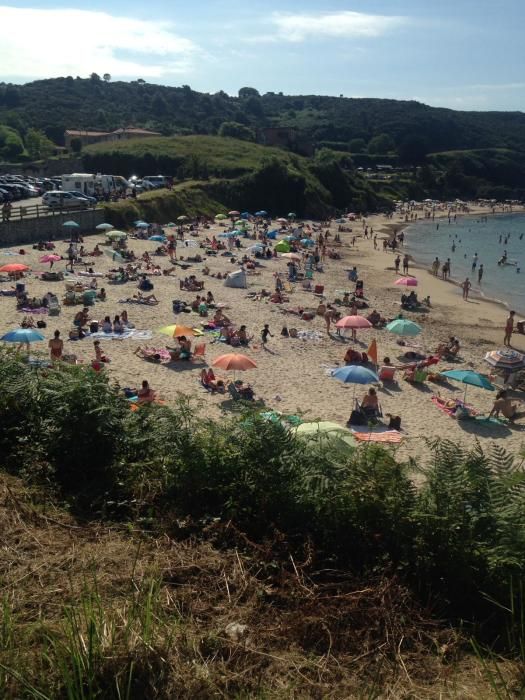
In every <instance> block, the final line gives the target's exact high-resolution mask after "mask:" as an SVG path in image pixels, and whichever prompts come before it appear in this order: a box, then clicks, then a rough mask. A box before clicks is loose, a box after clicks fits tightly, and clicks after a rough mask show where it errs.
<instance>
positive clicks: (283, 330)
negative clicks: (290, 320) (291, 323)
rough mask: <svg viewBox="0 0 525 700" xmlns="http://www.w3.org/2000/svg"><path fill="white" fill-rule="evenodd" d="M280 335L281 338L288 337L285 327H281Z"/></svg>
mask: <svg viewBox="0 0 525 700" xmlns="http://www.w3.org/2000/svg"><path fill="white" fill-rule="evenodd" d="M281 335H282V336H283V338H288V336H289V335H290V334H289V333H288V328H287V327H286V326H283V329H282V331H281Z"/></svg>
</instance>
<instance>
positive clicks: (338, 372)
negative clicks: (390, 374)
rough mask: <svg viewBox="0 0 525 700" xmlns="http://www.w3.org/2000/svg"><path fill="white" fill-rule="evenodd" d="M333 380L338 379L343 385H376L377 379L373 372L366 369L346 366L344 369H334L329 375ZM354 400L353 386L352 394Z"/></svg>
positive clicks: (359, 366) (358, 366) (357, 366)
mask: <svg viewBox="0 0 525 700" xmlns="http://www.w3.org/2000/svg"><path fill="white" fill-rule="evenodd" d="M330 376H331V377H333V378H334V379H338V380H339V381H340V382H343V383H344V384H354V385H355V384H378V383H379V377H378V376H377V374H376V373H375V372H372V370H370V369H368V368H367V367H362V366H361V365H346V366H345V367H338V368H337V369H334V370H333V372H332V374H331V375H330ZM353 398H355V386H354V394H353Z"/></svg>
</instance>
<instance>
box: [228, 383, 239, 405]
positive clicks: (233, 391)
mask: <svg viewBox="0 0 525 700" xmlns="http://www.w3.org/2000/svg"><path fill="white" fill-rule="evenodd" d="M228 393H229V395H230V396H231V397H232V399H233V400H234V401H241V400H242V397H241V395H240V394H239V392H238V391H237V387H236V386H235V384H234V383H233V382H230V383H229V384H228Z"/></svg>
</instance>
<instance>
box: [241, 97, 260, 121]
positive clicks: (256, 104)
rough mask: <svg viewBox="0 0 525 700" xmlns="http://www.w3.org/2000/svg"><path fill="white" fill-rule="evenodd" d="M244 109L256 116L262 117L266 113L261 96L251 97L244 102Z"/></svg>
mask: <svg viewBox="0 0 525 700" xmlns="http://www.w3.org/2000/svg"><path fill="white" fill-rule="evenodd" d="M244 109H245V110H246V111H247V112H250V114H253V115H254V116H256V117H262V116H263V115H264V110H263V106H262V102H261V100H260V98H259V97H253V96H252V97H249V98H248V99H247V100H246V102H245V103H244Z"/></svg>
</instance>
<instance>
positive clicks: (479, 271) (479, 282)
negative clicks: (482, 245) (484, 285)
mask: <svg viewBox="0 0 525 700" xmlns="http://www.w3.org/2000/svg"><path fill="white" fill-rule="evenodd" d="M482 279H483V263H481V265H480V266H479V270H478V284H481V280H482Z"/></svg>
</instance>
